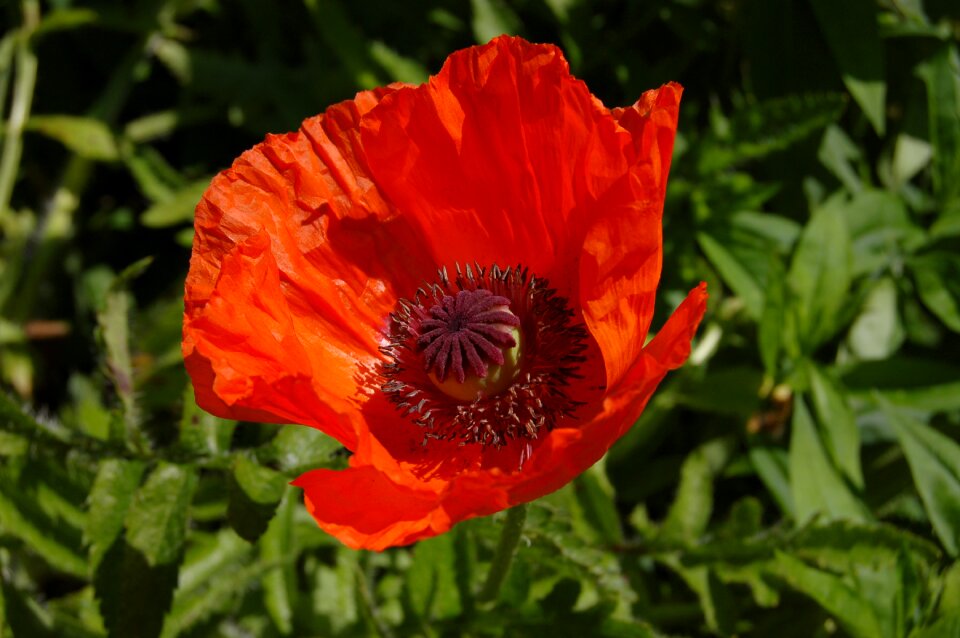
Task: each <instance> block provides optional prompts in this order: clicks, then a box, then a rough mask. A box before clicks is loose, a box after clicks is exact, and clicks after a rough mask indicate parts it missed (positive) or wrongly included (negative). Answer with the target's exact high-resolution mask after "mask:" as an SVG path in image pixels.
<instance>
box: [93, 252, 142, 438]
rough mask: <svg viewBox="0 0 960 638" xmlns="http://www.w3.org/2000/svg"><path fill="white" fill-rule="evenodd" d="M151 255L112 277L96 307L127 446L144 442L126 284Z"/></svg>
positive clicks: (139, 270)
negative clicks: (136, 389) (136, 388)
mask: <svg viewBox="0 0 960 638" xmlns="http://www.w3.org/2000/svg"><path fill="white" fill-rule="evenodd" d="M152 262H153V258H151V257H146V258H144V259H140V260H139V261H136V262H134V263H133V264H131V265H130V266H128V267H127V268H126V269H124V271H123V272H121V273H120V274H119V275H117V276H116V277H114V278H113V280H112V282H111V283H110V286H109V287H108V289H107V291H106V294H105V295H104V297H103V300H102V305H101V306H100V307H99V308H98V309H97V324H98V326H99V334H100V338H101V341H102V342H103V348H104V351H105V352H104V354H105V364H106V368H107V374H108V376H109V377H110V379H111V381H113V387H114V389H115V390H116V392H117V396H118V397H119V398H120V404H121V407H122V413H123V426H124V431H125V435H126V440H127V443H128V445H130V446H131V447H132V448H134V449H143V448H144V447H145V443H144V440H143V433H142V432H141V431H140V410H139V407H138V405H137V401H136V396H135V392H134V369H133V357H132V355H131V353H130V327H129V322H130V309H131V307H132V306H133V297H132V296H131V295H130V293H129V292H127V290H126V288H127V285H128V284H129V283H130V281H132V280H133V279H135V278H136V277H137V276H139V275H140V274H141V273H143V271H144V270H146V269H147V268H148V267H149V266H150V264H151V263H152Z"/></svg>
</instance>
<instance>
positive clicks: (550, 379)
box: [380, 265, 587, 464]
mask: <svg viewBox="0 0 960 638" xmlns="http://www.w3.org/2000/svg"><path fill="white" fill-rule="evenodd" d="M464 270H465V272H464V271H461V269H460V267H459V266H458V267H457V273H456V277H455V278H451V277H450V276H449V275H448V274H447V271H446V269H445V268H444V269H441V270H440V271H439V276H438V283H435V284H430V285H426V286H424V287H422V288H420V289H418V290H417V291H416V294H415V295H414V297H413V300H408V299H401V300H399V301H398V303H397V310H396V312H394V313H393V314H391V316H390V317H391V326H390V342H389V343H388V344H385V345H384V346H383V347H382V348H381V352H383V354H384V355H386V356H387V357H388V358H389V359H390V360H391V361H390V362H388V363H384V364H383V365H382V366H381V369H380V372H381V374H382V376H383V378H384V383H383V384H382V385H381V389H382V390H383V392H384V394H386V395H387V397H388V398H389V399H390V400H391V401H392V402H393V403H395V404H396V406H397V408H398V410H400V411H401V412H402V413H405V414H409V415H410V417H411V419H412V421H413V422H414V423H415V424H417V425H419V426H420V427H422V428H424V430H425V432H424V440H423V443H424V445H427V444H428V443H429V441H430V440H432V439H446V440H460V441H461V444H470V443H479V444H480V445H482V446H488V445H492V446H495V447H498V448H499V447H503V446H504V445H507V444H508V443H509V442H510V441H511V440H514V439H520V440H521V441H522V442H521V443H520V445H521V446H522V447H521V448H520V459H521V464H522V462H523V459H526V458H527V457H529V455H530V453H531V452H532V447H531V443H530V442H531V441H533V440H535V439H537V438H538V437H539V436H540V435H541V434H542V433H543V432H545V431H549V430H551V429H553V428H554V427H557V425H558V424H559V423H560V421H562V420H563V419H566V418H569V417H571V416H572V415H573V413H574V411H575V410H576V409H577V408H578V407H579V406H580V405H581V403H580V402H578V401H577V400H575V399H573V398H572V397H570V396H569V394H568V392H569V381H570V379H571V378H572V377H578V376H579V373H578V371H579V365H580V363H582V362H583V361H584V357H583V351H584V350H585V348H586V346H585V340H586V337H587V332H586V329H585V328H584V326H583V325H582V324H573V323H572V321H573V318H574V313H573V312H572V311H571V310H570V308H569V307H568V304H567V301H566V299H563V298H562V297H558V296H557V295H556V293H555V291H554V290H552V289H550V288H549V287H548V285H547V282H546V281H545V280H543V279H538V278H536V277H534V276H531V275H529V274H528V272H527V271H526V270H525V269H521V268H519V267H517V268H513V269H511V268H507V269H506V270H502V269H500V268H499V267H497V266H496V265H494V266H492V267H490V268H483V267H481V266H479V265H477V266H476V267H475V268H471V267H470V266H466V267H465V268H464ZM521 350H522V355H521Z"/></svg>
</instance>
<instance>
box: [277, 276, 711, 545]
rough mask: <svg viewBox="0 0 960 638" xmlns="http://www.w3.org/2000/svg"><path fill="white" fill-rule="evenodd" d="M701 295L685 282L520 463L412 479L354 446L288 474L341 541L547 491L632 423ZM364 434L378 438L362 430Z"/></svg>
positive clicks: (684, 335) (684, 347) (684, 339)
mask: <svg viewBox="0 0 960 638" xmlns="http://www.w3.org/2000/svg"><path fill="white" fill-rule="evenodd" d="M706 299H707V294H706V286H705V285H704V284H701V285H700V286H698V287H697V288H695V289H694V290H693V291H691V293H690V294H689V295H688V297H687V299H686V300H685V301H684V302H683V303H682V304H681V305H680V306H679V307H678V308H677V310H676V311H675V312H674V313H673V315H671V317H670V318H669V319H668V321H667V323H666V324H665V325H664V327H663V328H662V329H661V330H660V332H658V333H657V335H656V336H655V337H654V338H653V340H652V341H651V342H650V344H649V345H648V346H647V347H646V348H645V349H644V350H643V352H642V355H641V356H640V358H639V359H638V361H637V362H636V363H635V364H634V366H632V367H631V369H630V370H629V371H628V373H627V374H626V375H625V376H624V377H623V383H621V384H620V385H619V386H618V387H617V388H615V389H614V390H613V391H612V392H611V393H609V394H608V395H607V396H606V397H605V398H604V400H603V401H602V403H600V404H598V405H596V406H594V407H593V410H592V412H591V413H589V414H586V415H583V419H584V422H583V423H582V425H580V426H578V427H575V428H559V429H556V430H553V431H552V432H551V433H550V434H549V435H548V436H547V437H546V439H545V440H544V441H543V442H542V444H541V445H540V447H539V448H537V450H536V452H534V454H533V455H532V457H531V458H530V459H529V460H528V461H527V463H526V465H524V467H523V469H522V470H521V471H518V472H509V473H508V472H489V471H476V470H465V471H463V472H461V473H459V474H458V475H456V476H454V477H452V478H451V479H450V480H449V481H447V480H442V481H422V480H419V479H417V478H415V477H411V476H405V475H404V474H403V472H402V471H401V470H402V468H399V467H398V466H393V467H374V466H373V465H366V464H363V463H364V461H363V459H362V458H361V457H366V458H368V459H369V458H375V457H376V456H377V455H378V454H383V450H379V451H378V450H374V451H371V452H366V451H364V452H361V453H358V454H357V455H355V456H354V457H353V458H352V459H351V465H352V467H351V468H349V469H346V470H341V471H331V470H314V471H312V472H308V473H307V474H304V475H303V476H301V477H300V478H298V479H297V480H296V481H295V482H294V484H295V485H298V486H300V487H302V488H303V489H304V490H305V498H306V501H307V507H308V509H309V510H310V513H311V514H312V515H313V516H314V518H315V519H316V520H317V522H318V523H319V525H320V526H321V527H322V528H323V529H324V530H326V531H327V532H328V533H330V534H332V535H334V536H336V537H337V538H338V539H340V540H341V541H342V542H344V543H345V544H347V545H349V546H350V547H354V548H365V549H374V550H382V549H385V548H387V547H391V546H393V545H404V544H409V543H412V542H414V541H417V540H420V539H423V538H428V537H430V536H434V535H436V534H440V533H443V532H445V531H447V530H448V529H449V528H450V527H451V526H452V525H454V524H455V523H457V522H459V521H462V520H466V519H468V518H473V517H475V516H485V515H488V514H491V513H494V512H497V511H500V510H503V509H506V508H508V507H511V506H513V505H517V504H519V503H525V502H528V501H531V500H534V499H536V498H539V497H541V496H543V495H545V494H549V493H550V492H553V491H555V490H557V489H559V488H561V487H563V486H564V485H565V484H567V483H568V482H570V480H572V479H573V478H574V477H576V476H577V475H579V474H581V473H582V472H583V471H584V470H586V469H587V468H589V467H590V466H591V465H593V464H594V463H596V462H597V461H598V460H599V459H600V457H602V456H603V455H604V454H605V453H606V451H607V450H608V449H609V448H610V446H611V445H613V443H614V442H615V441H616V440H617V439H619V438H620V437H621V436H623V434H624V433H625V432H626V431H627V430H628V429H629V428H630V427H631V426H632V425H633V423H634V422H635V421H636V419H637V417H639V415H640V413H641V412H642V411H643V408H644V407H645V406H646V404H647V402H648V401H649V399H650V397H651V396H652V395H653V392H654V390H655V389H656V387H657V386H658V385H659V383H660V381H661V380H662V379H663V377H664V376H665V375H666V373H667V372H668V371H669V370H672V369H675V368H677V367H678V366H680V365H682V363H683V362H684V361H685V360H686V358H687V356H689V353H690V340H691V339H692V338H693V335H694V333H695V332H696V329H697V326H698V325H699V323H700V320H701V319H702V318H703V313H704V312H705V310H706ZM365 440H366V441H367V442H368V443H370V444H371V445H373V446H375V447H376V446H377V445H378V444H377V442H376V440H375V439H373V438H372V437H367V438H366V439H365ZM364 447H365V446H363V445H361V450H362V449H363V448H364ZM368 454H369V455H372V456H368ZM385 456H387V457H388V456H389V455H385ZM380 460H381V461H382V460H383V457H381V458H380Z"/></svg>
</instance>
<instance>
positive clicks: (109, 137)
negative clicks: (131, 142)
mask: <svg viewBox="0 0 960 638" xmlns="http://www.w3.org/2000/svg"><path fill="white" fill-rule="evenodd" d="M26 128H27V130H31V131H36V132H38V133H42V134H43V135H46V136H47V137H50V138H53V139H55V140H57V141H58V142H60V143H61V144H63V145H64V146H66V147H67V148H68V149H70V150H71V151H73V152H74V153H76V154H77V155H79V156H81V157H86V158H88V159H92V160H100V161H106V162H109V161H113V160H116V159H117V158H118V157H119V150H118V149H117V142H116V139H115V137H114V135H113V133H112V132H111V131H110V128H109V127H108V126H107V125H106V124H104V123H103V122H101V121H100V120H95V119H92V118H87V117H77V116H73V115H34V116H32V117H31V118H30V119H29V120H28V121H27V125H26Z"/></svg>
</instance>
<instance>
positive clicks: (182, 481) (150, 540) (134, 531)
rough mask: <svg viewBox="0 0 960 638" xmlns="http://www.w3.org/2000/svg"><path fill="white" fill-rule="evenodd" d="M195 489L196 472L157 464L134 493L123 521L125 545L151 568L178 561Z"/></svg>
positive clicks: (185, 467) (179, 466)
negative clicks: (133, 550)
mask: <svg viewBox="0 0 960 638" xmlns="http://www.w3.org/2000/svg"><path fill="white" fill-rule="evenodd" d="M196 488H197V471H196V469H194V468H193V467H191V466H186V465H175V464H172V463H160V464H158V465H157V467H156V468H154V470H153V471H152V472H151V473H150V476H148V477H147V480H146V482H145V483H144V484H143V485H142V486H141V487H140V489H138V490H137V493H136V495H135V496H134V499H133V503H131V505H130V509H129V510H128V511H127V515H126V518H125V521H126V526H127V541H128V542H129V544H130V545H131V546H132V547H133V548H135V549H137V550H139V551H140V552H141V553H142V554H143V556H144V558H145V559H146V561H147V563H148V565H150V566H151V567H153V566H156V565H168V564H174V563H176V562H178V561H179V558H180V551H181V548H182V547H183V539H184V536H185V535H186V531H187V512H188V508H189V506H190V501H191V500H192V499H193V493H194V491H195V490H196Z"/></svg>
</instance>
